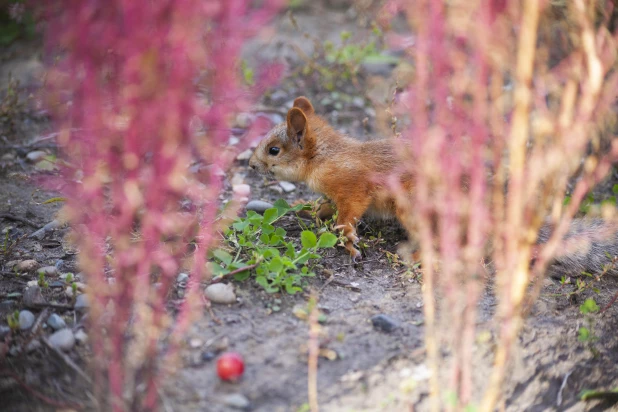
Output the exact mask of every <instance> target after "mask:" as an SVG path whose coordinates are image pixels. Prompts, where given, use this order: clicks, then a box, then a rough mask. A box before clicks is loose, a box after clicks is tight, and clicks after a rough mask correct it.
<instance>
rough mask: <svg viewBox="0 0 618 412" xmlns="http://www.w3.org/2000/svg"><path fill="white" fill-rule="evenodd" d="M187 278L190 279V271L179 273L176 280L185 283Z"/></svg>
mask: <svg viewBox="0 0 618 412" xmlns="http://www.w3.org/2000/svg"><path fill="white" fill-rule="evenodd" d="M187 280H189V274H188V273H179V274H178V277H177V278H176V282H178V283H183V282H186V281H187Z"/></svg>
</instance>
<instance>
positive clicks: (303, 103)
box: [292, 96, 315, 116]
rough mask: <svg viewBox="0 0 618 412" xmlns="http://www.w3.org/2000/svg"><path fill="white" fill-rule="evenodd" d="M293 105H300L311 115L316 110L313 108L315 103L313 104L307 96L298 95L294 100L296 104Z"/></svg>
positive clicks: (301, 108) (299, 106) (306, 113)
mask: <svg viewBox="0 0 618 412" xmlns="http://www.w3.org/2000/svg"><path fill="white" fill-rule="evenodd" d="M292 107H298V108H299V109H300V110H302V111H303V113H305V115H307V116H310V115H312V114H313V113H315V110H314V109H313V105H311V102H310V101H309V99H307V98H306V97H305V96H300V97H297V98H296V99H295V100H294V106H292Z"/></svg>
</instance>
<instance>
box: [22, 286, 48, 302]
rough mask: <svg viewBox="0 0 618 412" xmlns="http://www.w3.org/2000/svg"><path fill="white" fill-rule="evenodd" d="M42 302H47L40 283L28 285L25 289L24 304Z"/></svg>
mask: <svg viewBox="0 0 618 412" xmlns="http://www.w3.org/2000/svg"><path fill="white" fill-rule="evenodd" d="M41 303H45V298H44V297H43V294H42V293H41V288H40V287H39V286H38V285H33V286H28V287H27V288H26V290H24V305H25V306H28V307H31V306H36V305H38V304H41Z"/></svg>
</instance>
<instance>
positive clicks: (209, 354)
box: [9, 329, 217, 362]
mask: <svg viewBox="0 0 618 412" xmlns="http://www.w3.org/2000/svg"><path fill="white" fill-rule="evenodd" d="M9 330H10V329H9ZM216 357H217V354H216V353H214V352H213V351H206V352H202V361H204V362H209V361H211V360H213V359H214V358H216Z"/></svg>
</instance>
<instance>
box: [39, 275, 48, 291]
mask: <svg viewBox="0 0 618 412" xmlns="http://www.w3.org/2000/svg"><path fill="white" fill-rule="evenodd" d="M38 284H39V287H41V288H47V287H48V286H49V285H48V284H47V281H46V280H45V273H44V272H42V271H39V283H38Z"/></svg>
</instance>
